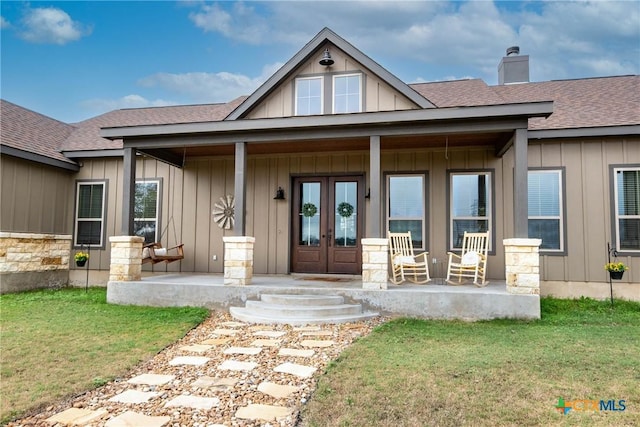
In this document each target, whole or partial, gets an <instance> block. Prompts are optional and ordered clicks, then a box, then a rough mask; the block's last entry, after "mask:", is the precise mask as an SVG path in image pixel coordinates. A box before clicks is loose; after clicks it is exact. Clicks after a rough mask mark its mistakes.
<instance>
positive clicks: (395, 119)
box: [100, 101, 553, 139]
mask: <svg viewBox="0 0 640 427" xmlns="http://www.w3.org/2000/svg"><path fill="white" fill-rule="evenodd" d="M552 113H553V102H552V101H543V102H532V103H521V104H500V105H483V106H475V107H451V108H433V109H423V110H403V111H383V112H374V113H354V114H332V115H320V116H296V117H284V118H273V119H252V120H235V121H222V122H199V123H189V124H170V125H151V126H130V127H112V128H102V129H101V130H100V136H101V137H103V138H107V139H124V138H135V137H149V136H172V135H188V134H205V133H217V132H229V133H232V132H235V133H242V132H255V131H267V130H276V129H286V130H296V129H306V128H312V127H313V128H318V127H332V126H350V125H372V126H373V125H378V124H383V123H384V124H403V123H407V124H409V123H416V122H433V121H454V120H472V119H482V118H487V119H499V118H505V119H509V118H515V117H526V118H531V117H548V116H550V115H551V114H552Z"/></svg>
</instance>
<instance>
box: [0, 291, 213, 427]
mask: <svg viewBox="0 0 640 427" xmlns="http://www.w3.org/2000/svg"><path fill="white" fill-rule="evenodd" d="M0 304H1V305H0V308H1V312H0V320H1V321H0V332H1V335H0V336H1V342H0V345H1V352H2V353H1V355H0V357H1V361H2V364H1V365H0V379H1V381H0V396H1V399H0V401H1V403H0V409H1V411H0V423H3V422H7V421H9V420H10V419H12V418H15V417H17V416H20V415H24V414H26V413H27V412H29V411H32V410H36V409H37V408H39V407H42V406H46V405H49V404H51V403H54V402H56V401H59V400H61V399H63V398H65V397H68V396H73V395H75V394H78V393H81V392H83V391H86V390H88V389H91V388H94V387H98V386H100V385H103V384H105V383H106V382H108V381H110V380H111V379H113V378H116V377H118V376H121V375H123V374H124V373H125V372H126V371H127V370H129V369H130V368H132V367H133V366H135V365H136V364H137V363H139V362H141V361H143V360H146V359H148V358H150V357H151V356H153V355H155V354H156V353H157V352H158V351H160V350H161V349H162V348H164V347H166V346H167V345H168V344H171V343H173V342H175V341H177V340H178V339H180V338H181V337H183V336H184V335H185V334H186V332H188V331H189V330H190V329H191V328H193V327H194V326H196V325H198V324H199V323H200V322H202V321H203V320H204V319H205V318H206V317H207V316H208V311H207V310H204V309H196V308H151V307H133V306H117V305H109V304H107V303H106V289H104V288H90V289H89V290H88V292H85V290H84V289H62V290H42V291H35V292H25V293H20V294H7V295H2V296H1V297H0Z"/></svg>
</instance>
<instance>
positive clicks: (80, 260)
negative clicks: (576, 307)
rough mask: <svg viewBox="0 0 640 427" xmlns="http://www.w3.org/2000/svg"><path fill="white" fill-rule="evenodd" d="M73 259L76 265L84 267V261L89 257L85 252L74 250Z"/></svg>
mask: <svg viewBox="0 0 640 427" xmlns="http://www.w3.org/2000/svg"><path fill="white" fill-rule="evenodd" d="M74 259H75V260H76V265H77V266H78V267H84V265H85V263H86V262H87V260H88V259H89V254H88V253H86V252H82V251H80V252H76V254H75V256H74Z"/></svg>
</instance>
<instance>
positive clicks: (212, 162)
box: [0, 28, 640, 300]
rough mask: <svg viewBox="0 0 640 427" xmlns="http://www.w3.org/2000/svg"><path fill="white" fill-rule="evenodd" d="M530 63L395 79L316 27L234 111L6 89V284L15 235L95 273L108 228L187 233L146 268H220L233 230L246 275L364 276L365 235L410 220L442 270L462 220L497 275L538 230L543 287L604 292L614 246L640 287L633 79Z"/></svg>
mask: <svg viewBox="0 0 640 427" xmlns="http://www.w3.org/2000/svg"><path fill="white" fill-rule="evenodd" d="M528 60H529V58H528V57H527V56H521V55H509V56H506V57H505V58H503V59H502V61H501V62H500V65H499V71H498V72H499V81H500V84H499V85H497V86H488V85H487V84H485V83H484V82H483V81H481V80H479V79H469V80H460V81H446V82H436V83H418V84H405V83H404V82H402V81H400V80H399V79H398V78H396V77H395V76H394V75H393V74H391V73H390V72H389V71H387V70H386V69H384V68H383V67H381V66H380V65H379V64H377V63H376V62H375V61H374V60H373V59H371V58H369V57H368V56H366V55H365V54H364V53H362V52H360V51H359V50H358V49H357V48H356V47H354V46H353V45H351V44H350V43H348V42H347V41H346V40H344V39H342V38H341V37H340V36H338V35H337V34H335V33H334V32H332V31H331V30H329V29H326V28H325V29H323V30H322V31H321V32H320V33H319V34H318V35H317V36H316V37H314V38H313V39H312V40H311V41H310V42H309V43H308V44H307V45H305V46H304V47H303V48H302V49H301V50H300V51H299V52H298V53H297V54H296V55H295V56H294V57H293V58H291V60H290V61H289V62H287V63H286V64H285V65H284V66H283V67H282V68H281V69H280V70H278V71H277V72H276V73H275V74H274V75H273V76H272V77H271V78H270V79H269V80H268V81H267V82H265V83H264V84H263V85H262V86H261V87H260V88H258V89H257V90H256V91H255V92H254V93H253V94H251V95H249V96H248V97H241V98H238V99H236V100H233V101H231V102H229V103H226V104H214V105H193V106H175V107H159V108H143V109H130V110H117V111H112V112H109V113H106V114H103V115H101V116H98V117H95V118H92V119H89V120H86V121H84V122H80V123H76V124H65V123H60V122H57V121H55V120H52V119H50V118H46V117H44V116H41V115H39V114H37V113H35V112H31V111H28V110H25V109H23V108H21V107H19V106H16V105H14V104H11V103H9V102H6V101H2V146H1V149H2V156H1V158H0V162H1V166H2V182H1V185H2V207H1V218H0V231H1V232H2V235H1V236H2V238H3V239H5V240H4V243H3V245H4V246H3V248H0V263H2V264H0V265H3V267H2V274H3V282H7V281H8V280H9V279H7V278H6V277H8V275H9V274H11V277H14V278H15V277H19V276H20V275H17V274H15V272H16V270H15V269H13V268H14V267H11V266H9V264H10V263H11V262H12V260H11V259H10V257H9V255H7V247H10V246H11V245H13V244H15V243H16V241H15V239H17V238H24V236H23V237H16V236H20V235H19V233H23V234H37V235H38V236H40V235H42V236H45V237H46V236H51V235H55V236H58V237H61V238H63V243H62V245H64V239H69V240H70V244H69V246H70V247H71V248H72V250H71V254H72V253H73V252H75V251H77V250H81V249H83V250H84V249H87V250H89V251H90V255H91V257H90V262H89V267H88V269H89V272H90V274H91V281H92V282H103V283H106V282H107V281H108V277H109V271H110V269H111V268H112V261H113V259H112V258H113V256H112V249H111V245H110V238H113V237H114V236H132V235H138V236H142V237H144V238H145V240H146V241H147V242H151V241H161V242H162V243H163V245H164V246H173V245H175V244H178V243H182V244H184V250H185V256H184V259H182V260H179V261H176V262H172V263H169V264H158V265H155V266H151V265H144V266H143V267H142V269H143V271H144V272H145V274H151V273H154V274H155V273H164V272H172V273H223V272H225V265H224V262H225V260H224V259H225V253H224V245H225V243H224V240H223V239H224V238H231V237H234V238H250V240H251V244H252V255H251V257H252V259H251V264H252V270H253V273H255V274H269V275H275V274H291V273H313V274H350V275H360V274H362V273H363V265H364V264H367V262H366V260H364V261H363V242H365V243H366V241H367V239H383V238H385V237H386V233H387V230H391V231H406V230H410V231H411V232H412V237H413V239H414V246H415V247H416V248H417V249H418V250H421V251H428V252H429V258H430V260H431V263H432V264H431V266H432V272H431V274H432V276H438V275H440V277H442V276H444V274H445V273H446V256H447V255H446V254H447V252H448V251H455V250H456V249H458V248H460V245H461V236H462V234H463V232H464V231H489V232H490V235H491V245H490V248H489V253H490V257H489V263H488V274H487V276H488V277H489V278H490V279H494V280H505V279H507V281H508V279H509V278H508V277H507V276H508V274H507V273H506V272H505V263H506V260H505V248H504V244H503V241H504V240H505V239H511V238H521V239H528V238H533V239H541V242H542V243H541V245H540V247H539V254H540V257H539V265H540V269H539V277H540V292H541V294H543V295H544V294H551V295H558V296H571V297H576V296H581V295H585V296H593V297H599V298H603V297H608V295H609V278H608V275H607V273H606V271H605V270H604V268H603V266H604V264H605V263H606V262H607V261H608V259H609V258H611V259H612V260H613V258H614V256H615V259H617V260H618V261H622V262H624V263H625V264H627V265H628V266H629V267H630V270H629V271H627V272H626V273H625V275H624V277H623V279H622V280H621V281H616V283H615V293H616V295H618V296H621V297H624V298H630V299H637V300H640V190H639V189H640V76H618V77H605V78H593V79H578V80H565V81H550V82H537V83H531V82H528ZM232 201H233V203H234V209H235V214H234V215H233V225H232V226H231V222H232V221H231V219H230V218H229V217H228V216H227V215H225V208H229V206H228V205H229V203H230V202H232ZM32 237H33V236H32ZM7 239H14V240H12V241H10V242H9V241H8V240H7ZM28 239H29V238H27V240H28ZM32 240H33V239H32ZM116 240H117V239H116ZM7 242H9V243H7ZM609 248H611V249H612V250H611V251H609V250H608V249H609ZM614 250H615V252H614ZM48 258H51V259H53V258H56V257H55V256H53V257H51V256H49V257H48ZM50 261H51V260H50ZM54 261H55V262H57V263H58V264H56V265H58V266H60V268H59V270H61V271H62V273H60V272H58V273H57V274H62V275H64V274H65V273H64V271H66V274H68V275H69V280H70V281H71V282H73V283H84V275H85V274H87V272H86V271H85V269H84V268H83V269H76V267H75V266H74V263H73V262H72V260H70V254H69V253H66V255H64V254H63V255H61V256H60V260H57V258H56V259H55V260H54ZM52 262H53V261H52ZM66 268H69V270H70V271H67V270H66ZM12 269H13V270H12ZM33 274H34V273H29V274H27V275H26V276H21V277H23V278H22V279H20V280H18V279H16V281H18V282H19V281H24V280H27V279H29V278H30V280H33V277H34V275H33ZM38 274H42V273H41V272H40V273H38ZM47 274H50V273H47ZM56 280H57V279H56ZM60 280H62V281H64V278H61V279H60ZM3 286H4V285H3Z"/></svg>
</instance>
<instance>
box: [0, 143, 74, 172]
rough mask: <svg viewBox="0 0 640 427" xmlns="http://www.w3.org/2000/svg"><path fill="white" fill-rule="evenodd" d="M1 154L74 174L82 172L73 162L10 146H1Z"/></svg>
mask: <svg viewBox="0 0 640 427" xmlns="http://www.w3.org/2000/svg"><path fill="white" fill-rule="evenodd" d="M0 153H2V154H3V155H7V156H13V157H17V158H20V159H23V160H29V161H31V162H36V163H41V164H45V165H49V166H53V167H56V168H60V169H66V170H69V171H72V172H78V171H79V170H80V166H79V165H78V164H76V163H75V162H73V161H69V162H65V161H63V160H58V159H54V158H52V157H47V156H43V155H41V154H37V153H33V152H30V151H24V150H20V149H18V148H14V147H10V146H8V145H2V146H0Z"/></svg>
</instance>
